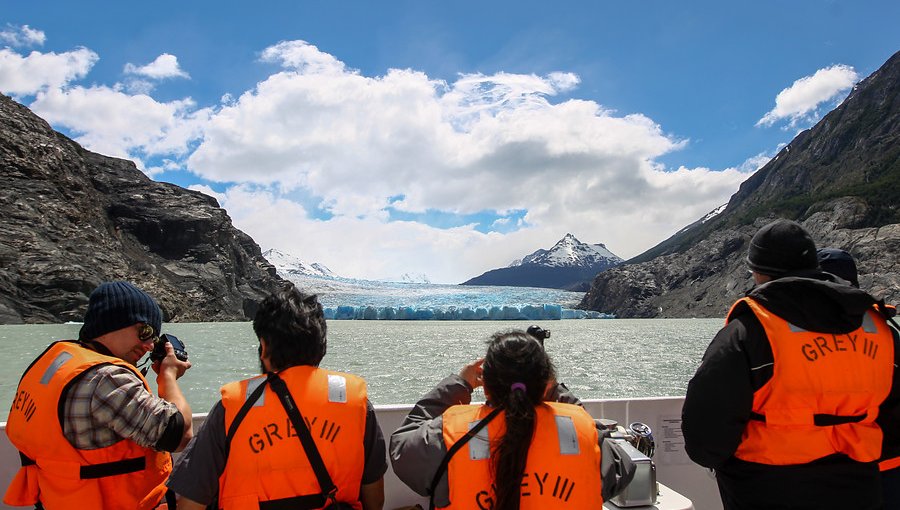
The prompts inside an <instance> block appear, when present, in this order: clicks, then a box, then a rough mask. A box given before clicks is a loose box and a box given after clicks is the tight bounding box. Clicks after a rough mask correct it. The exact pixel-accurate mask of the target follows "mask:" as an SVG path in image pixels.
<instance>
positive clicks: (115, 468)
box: [81, 457, 147, 480]
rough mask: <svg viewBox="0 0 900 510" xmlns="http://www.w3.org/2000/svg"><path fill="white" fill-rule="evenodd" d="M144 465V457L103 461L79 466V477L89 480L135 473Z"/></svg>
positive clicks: (145, 462)
mask: <svg viewBox="0 0 900 510" xmlns="http://www.w3.org/2000/svg"><path fill="white" fill-rule="evenodd" d="M146 466H147V458H146V457H135V458H133V459H125V460H117V461H114V462H104V463H103V464H91V465H90V466H81V479H82V480H91V479H94V478H104V477H107V476H115V475H124V474H127V473H135V472H137V471H143V470H144V468H145V467H146Z"/></svg>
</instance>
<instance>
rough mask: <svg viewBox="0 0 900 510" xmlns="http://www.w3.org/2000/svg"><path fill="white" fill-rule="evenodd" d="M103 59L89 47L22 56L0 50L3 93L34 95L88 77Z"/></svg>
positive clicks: (8, 50) (0, 78) (0, 89)
mask: <svg viewBox="0 0 900 510" xmlns="http://www.w3.org/2000/svg"><path fill="white" fill-rule="evenodd" d="M99 59H100V57H99V56H98V55H97V54H96V53H94V52H93V51H91V50H89V49H87V48H78V49H75V50H72V51H67V52H64V53H52V52H51V53H40V52H37V51H33V52H31V53H30V54H28V55H27V56H22V55H20V54H18V53H16V52H14V51H12V50H10V49H6V48H4V49H0V92H3V93H6V94H11V95H15V96H30V95H34V94H37V93H38V92H39V91H42V90H47V89H52V88H59V87H63V86H65V85H67V84H68V83H69V82H71V81H73V80H78V79H81V78H84V77H85V76H86V75H87V73H88V72H89V71H90V70H91V68H92V67H93V66H94V64H96V63H97V60H99Z"/></svg>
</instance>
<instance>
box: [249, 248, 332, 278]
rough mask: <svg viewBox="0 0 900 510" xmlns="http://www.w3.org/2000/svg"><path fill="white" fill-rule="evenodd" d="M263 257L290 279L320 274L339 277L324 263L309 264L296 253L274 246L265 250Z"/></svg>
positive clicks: (321, 275)
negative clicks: (297, 276) (285, 251)
mask: <svg viewBox="0 0 900 510" xmlns="http://www.w3.org/2000/svg"><path fill="white" fill-rule="evenodd" d="M263 257H265V259H266V260H268V261H269V263H270V264H272V265H273V266H275V270H276V271H278V274H279V275H281V277H282V278H286V279H290V278H289V277H290V276H296V275H304V276H319V277H325V278H336V277H337V275H335V274H334V273H333V272H331V270H330V269H328V268H327V267H325V266H324V265H323V264H319V263H318V262H313V263H312V264H308V263H306V262H304V261H303V260H301V259H300V258H298V257H295V256H294V255H289V254H287V253H284V252H282V251H279V250H276V249H274V248H272V249H269V250H266V251H265V252H263Z"/></svg>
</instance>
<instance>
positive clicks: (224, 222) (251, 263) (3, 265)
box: [0, 94, 283, 324]
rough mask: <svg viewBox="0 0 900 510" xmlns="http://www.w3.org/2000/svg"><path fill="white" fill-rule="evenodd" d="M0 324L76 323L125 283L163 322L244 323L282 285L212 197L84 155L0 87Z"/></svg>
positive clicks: (128, 165)
mask: <svg viewBox="0 0 900 510" xmlns="http://www.w3.org/2000/svg"><path fill="white" fill-rule="evenodd" d="M0 166H2V168H0V324H20V323H46V322H65V321H80V320H81V319H82V317H83V316H84V311H85V310H86V308H87V303H88V296H89V294H90V292H91V291H92V290H93V289H94V288H95V287H96V286H97V285H98V284H100V283H101V282H102V281H109V280H129V281H131V282H133V283H135V284H136V285H138V286H140V287H142V288H143V289H145V290H146V291H147V292H148V293H150V294H151V295H152V296H153V297H154V298H156V300H157V301H158V302H159V304H160V307H161V308H162V310H163V316H164V319H165V320H166V321H176V322H177V321H227V320H248V319H250V318H252V317H253V314H254V313H255V311H256V306H257V303H258V301H259V300H261V299H262V298H263V297H265V295H267V294H268V293H269V292H271V291H273V290H275V289H277V288H278V287H279V286H280V285H281V284H283V280H282V279H281V278H279V277H278V276H277V275H276V271H275V268H274V267H272V266H271V265H270V264H269V263H268V262H267V261H266V260H265V258H263V257H262V253H261V252H260V249H259V246H257V245H256V243H255V242H253V239H251V238H250V236H248V235H247V234H245V233H244V232H241V231H240V230H238V229H236V228H235V227H234V226H233V225H232V223H231V218H230V217H229V216H228V214H227V213H226V212H225V210H224V209H222V208H220V207H219V204H218V202H217V201H216V200H215V199H214V198H212V197H209V196H207V195H204V194H202V193H200V192H197V191H191V190H186V189H184V188H181V187H179V186H176V185H174V184H168V183H162V182H156V181H153V180H151V179H150V178H149V177H147V176H146V175H144V174H143V173H142V172H141V171H140V170H138V169H137V167H136V166H135V165H134V163H133V162H131V161H127V160H123V159H117V158H111V157H107V156H103V155H100V154H96V153H93V152H90V151H87V150H85V149H84V148H82V147H81V146H80V145H78V144H77V143H75V142H74V141H72V140H71V139H69V138H68V137H66V136H65V135H62V134H61V133H58V132H56V131H54V130H53V129H52V128H51V127H50V125H49V124H48V123H47V122H46V121H44V120H43V119H41V118H40V117H38V116H37V115H35V114H34V113H32V112H31V111H30V110H29V109H28V108H26V107H25V106H23V105H21V104H19V103H17V102H15V101H13V100H12V99H11V98H9V97H7V96H5V95H2V94H0Z"/></svg>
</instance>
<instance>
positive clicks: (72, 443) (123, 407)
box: [4, 282, 193, 509]
mask: <svg viewBox="0 0 900 510" xmlns="http://www.w3.org/2000/svg"><path fill="white" fill-rule="evenodd" d="M161 327H162V312H161V311H160V308H159V306H158V305H157V303H156V301H154V300H153V298H152V297H150V296H149V295H148V294H147V293H145V292H144V291H142V290H141V289H139V288H137V287H135V286H134V285H132V284H130V283H127V282H107V283H103V284H101V285H100V286H99V287H97V288H96V289H95V290H94V291H93V292H92V293H91V296H90V299H89V302H88V310H87V313H86V315H85V317H84V324H83V326H82V327H81V331H80V333H79V339H78V340H62V341H58V342H54V343H53V344H51V345H50V347H48V348H47V349H46V350H45V351H44V353H43V354H41V355H40V356H39V357H38V358H37V359H36V360H35V361H34V362H33V363H32V364H31V366H29V368H28V369H27V370H26V371H25V374H24V375H23V376H22V379H21V381H20V382H19V387H18V389H17V393H16V397H15V399H14V401H13V405H12V408H11V410H10V414H9V421H8V423H7V428H6V431H7V434H8V435H9V438H10V440H11V441H12V443H13V444H14V445H15V446H16V448H17V449H18V450H19V452H20V456H21V458H22V468H21V469H20V470H19V473H18V474H17V475H16V477H15V479H14V480H13V483H12V484H11V485H10V487H9V489H8V490H7V492H6V496H5V497H4V502H5V503H6V504H9V505H14V506H34V507H36V508H44V507H46V508H75V507H76V506H77V507H80V508H100V509H114V508H115V509H118V508H139V509H144V508H154V507H156V506H157V504H159V503H160V501H161V500H162V499H163V497H164V495H165V493H166V487H165V481H166V479H167V478H168V475H169V473H170V472H171V470H172V460H171V455H170V454H169V453H168V452H173V451H179V450H181V449H183V448H184V447H185V446H186V445H187V443H188V441H189V440H190V438H191V437H192V434H193V428H192V426H191V408H190V406H189V405H188V403H187V400H185V398H184V395H183V394H182V392H181V389H180V388H179V386H178V383H177V379H178V378H179V377H181V376H182V375H183V374H184V372H185V371H186V370H187V369H188V368H190V366H191V364H190V362H187V361H180V360H179V359H178V358H177V357H176V356H175V353H174V350H173V349H172V346H171V345H170V344H169V343H168V342H166V345H165V347H166V356H165V357H164V358H163V359H162V360H160V361H156V362H155V363H153V370H154V371H155V372H156V374H157V376H156V383H157V387H158V394H159V396H156V395H153V394H152V393H151V391H150V387H149V385H148V384H147V381H146V380H145V379H144V377H143V375H142V374H141V372H140V371H138V369H137V367H136V366H135V365H136V364H137V362H138V361H139V360H140V359H141V357H143V356H144V354H147V353H148V352H149V351H151V350H152V349H153V346H154V342H156V341H158V339H159V333H160V329H161ZM41 505H43V506H41Z"/></svg>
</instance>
